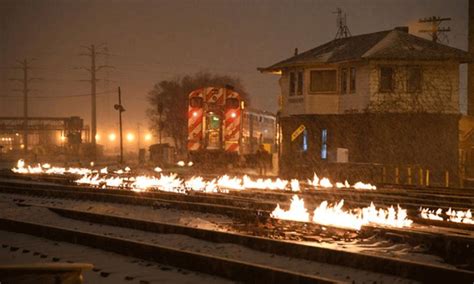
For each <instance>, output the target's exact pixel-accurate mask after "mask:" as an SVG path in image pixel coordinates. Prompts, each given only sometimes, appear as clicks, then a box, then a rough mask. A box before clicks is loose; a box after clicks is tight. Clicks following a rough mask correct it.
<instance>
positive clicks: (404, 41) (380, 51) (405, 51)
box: [258, 27, 471, 72]
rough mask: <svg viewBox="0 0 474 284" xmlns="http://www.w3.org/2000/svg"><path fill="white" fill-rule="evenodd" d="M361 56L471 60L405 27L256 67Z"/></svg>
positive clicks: (342, 40)
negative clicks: (413, 33) (411, 32)
mask: <svg viewBox="0 0 474 284" xmlns="http://www.w3.org/2000/svg"><path fill="white" fill-rule="evenodd" d="M361 59H386V60H456V61H459V62H460V63H466V62H470V61H471V56H470V55H469V53H467V52H466V51H463V50H460V49H457V48H454V47H450V46H447V45H443V44H440V43H435V42H433V41H430V40H427V39H424V38H420V37H417V36H415V35H412V34H409V33H408V28H406V27H399V28H395V29H393V30H387V31H381V32H376V33H370V34H363V35H357V36H351V37H347V38H340V39H335V40H332V41H330V42H328V43H325V44H323V45H320V46H318V47H315V48H313V49H310V50H308V51H306V52H303V53H300V54H297V55H295V56H292V57H290V58H288V59H285V60H283V61H280V62H278V63H276V64H273V65H271V66H269V67H265V68H258V70H259V71H261V72H277V71H281V70H282V69H284V68H289V67H298V66H302V65H308V64H313V63H314V64H317V63H336V62H342V61H353V60H361Z"/></svg>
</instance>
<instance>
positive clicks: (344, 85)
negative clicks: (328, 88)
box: [340, 67, 347, 94]
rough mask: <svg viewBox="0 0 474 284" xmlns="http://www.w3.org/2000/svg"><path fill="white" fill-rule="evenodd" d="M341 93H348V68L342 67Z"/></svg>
mask: <svg viewBox="0 0 474 284" xmlns="http://www.w3.org/2000/svg"><path fill="white" fill-rule="evenodd" d="M340 80H341V82H340V86H341V94H347V68H345V67H344V68H341V74H340Z"/></svg>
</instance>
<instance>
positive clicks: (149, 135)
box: [145, 133, 151, 141]
mask: <svg viewBox="0 0 474 284" xmlns="http://www.w3.org/2000/svg"><path fill="white" fill-rule="evenodd" d="M150 140H151V134H150V133H147V134H145V141H150Z"/></svg>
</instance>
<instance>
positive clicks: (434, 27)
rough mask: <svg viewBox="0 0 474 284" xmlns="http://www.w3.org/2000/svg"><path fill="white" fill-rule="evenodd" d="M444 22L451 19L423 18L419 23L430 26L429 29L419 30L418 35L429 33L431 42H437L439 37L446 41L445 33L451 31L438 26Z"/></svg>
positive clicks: (448, 28)
mask: <svg viewBox="0 0 474 284" xmlns="http://www.w3.org/2000/svg"><path fill="white" fill-rule="evenodd" d="M444 21H451V18H441V17H436V16H432V17H428V18H423V19H419V20H418V22H419V23H428V24H431V28H430V29H427V30H419V32H420V33H429V34H430V35H431V40H432V41H433V42H438V40H439V38H440V36H443V38H444V39H445V40H446V41H448V37H447V35H446V33H447V32H450V31H451V28H450V27H440V25H441V24H442V23H443V22H444Z"/></svg>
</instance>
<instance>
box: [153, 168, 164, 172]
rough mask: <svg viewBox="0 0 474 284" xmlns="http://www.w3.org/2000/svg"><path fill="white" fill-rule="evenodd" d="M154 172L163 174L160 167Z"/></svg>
mask: <svg viewBox="0 0 474 284" xmlns="http://www.w3.org/2000/svg"><path fill="white" fill-rule="evenodd" d="M154 171H155V172H157V173H161V172H162V171H163V170H162V169H161V168H160V167H156V168H155V169H154Z"/></svg>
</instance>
